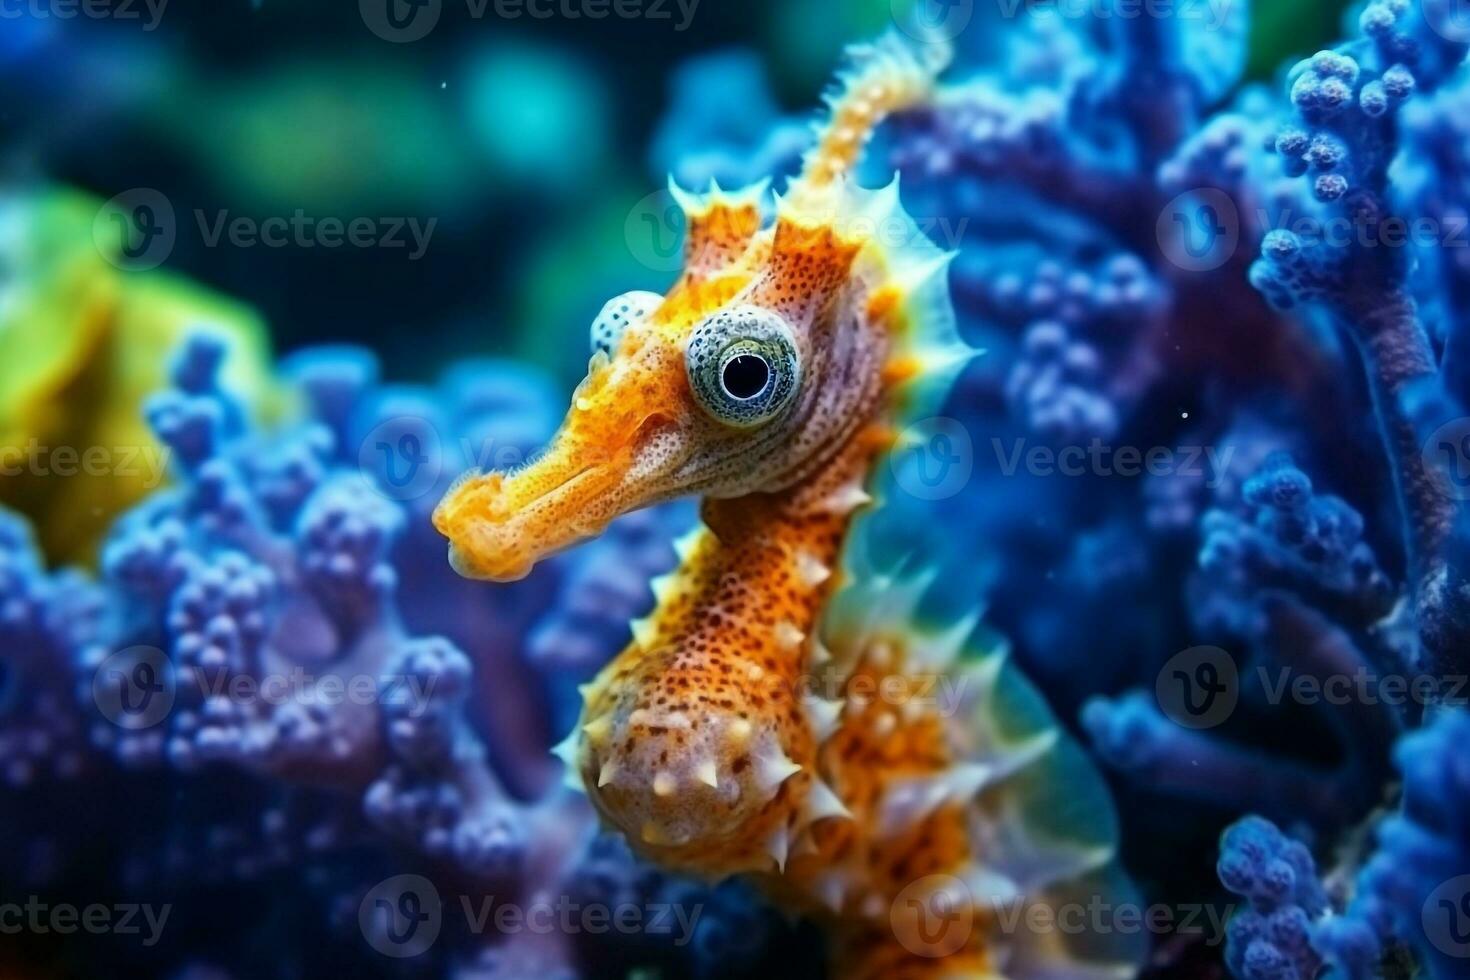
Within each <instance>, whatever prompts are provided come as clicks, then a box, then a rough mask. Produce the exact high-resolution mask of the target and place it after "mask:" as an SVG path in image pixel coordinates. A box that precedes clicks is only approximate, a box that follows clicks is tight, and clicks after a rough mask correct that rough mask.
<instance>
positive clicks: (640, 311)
mask: <svg viewBox="0 0 1470 980" xmlns="http://www.w3.org/2000/svg"><path fill="white" fill-rule="evenodd" d="M663 301H664V298H663V297H662V296H660V295H659V294H658V293H651V292H649V291H648V290H646V289H634V290H631V291H629V292H626V293H619V294H618V295H617V296H614V297H613V298H612V299H610V300H608V301H607V302H606V303H604V304H603V306H602V312H600V313H598V314H597V318H596V319H594V320H593V321H592V332H591V340H592V353H594V354H596V353H597V352H598V351H602V352H603V353H605V354H606V355H607V356H608V357H612V356H613V355H614V354H616V353H617V351H618V344H619V343H621V342H622V340H623V333H624V332H625V331H626V330H627V329H628V324H630V323H636V322H638V321H639V320H646V319H647V318H648V317H649V316H650V315H652V313H653V311H654V310H656V309H658V307H659V304H660V303H662V302H663Z"/></svg>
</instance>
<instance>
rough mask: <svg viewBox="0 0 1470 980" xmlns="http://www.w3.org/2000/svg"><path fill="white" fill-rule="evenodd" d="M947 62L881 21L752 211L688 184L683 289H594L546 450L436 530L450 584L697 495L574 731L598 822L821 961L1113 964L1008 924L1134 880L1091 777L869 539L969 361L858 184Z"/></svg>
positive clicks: (996, 664) (1054, 969)
mask: <svg viewBox="0 0 1470 980" xmlns="http://www.w3.org/2000/svg"><path fill="white" fill-rule="evenodd" d="M930 54H931V55H932V52H930ZM939 67H941V59H940V58H937V57H932V56H931V57H925V53H924V52H920V51H916V50H915V49H913V48H911V47H909V46H906V45H905V44H902V43H900V42H899V41H897V40H895V39H892V38H889V39H885V40H884V41H882V42H880V43H879V44H877V45H875V46H870V47H864V48H861V49H857V50H855V52H854V54H853V67H852V69H851V70H850V71H849V72H848V73H847V74H845V75H844V76H842V77H841V84H840V86H839V88H838V90H837V91H836V92H835V93H834V94H833V95H832V96H831V97H829V105H830V107H831V113H830V120H829V122H828V123H827V125H826V126H825V127H822V128H820V129H819V131H818V139H817V142H816V145H815V147H814V148H813V150H812V151H811V152H810V153H809V154H808V156H807V158H806V160H805V161H804V166H803V172H802V175H801V177H800V178H798V179H797V180H795V181H793V183H792V186H791V187H790V188H789V189H788V192H787V194H786V195H785V196H784V197H783V198H780V199H778V200H777V202H776V207H775V218H774V221H772V222H770V223H769V224H767V223H766V222H764V221H763V219H762V202H763V197H764V194H765V188H764V187H763V186H762V187H755V188H749V189H746V190H744V191H741V192H736V193H727V192H723V191H721V190H719V189H718V188H715V189H713V190H712V191H711V192H710V193H708V194H705V195H693V194H689V193H686V192H683V191H677V189H676V197H677V198H678V199H679V201H680V203H681V205H682V207H683V209H684V211H685V214H686V218H687V235H686V261H685V265H684V270H683V272H682V274H681V275H680V277H679V279H678V281H677V282H676V283H675V284H674V285H673V287H672V288H671V289H670V290H669V291H668V293H667V294H665V295H664V296H657V295H655V294H650V293H634V294H627V295H625V296H623V297H619V298H617V299H616V300H614V301H613V302H612V303H609V304H608V306H607V307H606V308H605V309H604V311H603V315H602V316H600V317H599V318H598V322H597V323H596V324H595V325H594V328H593V343H594V345H595V346H597V347H598V348H599V352H598V353H596V354H594V356H593V359H592V362H591V364H590V365H589V370H588V376H587V378H586V380H585V381H584V382H583V383H582V385H581V386H580V387H579V388H578V390H577V392H576V394H575V396H574V399H573V405H572V408H571V410H570V411H569V414H568V417H567V419H566V421H565V423H564V424H563V426H562V429H561V430H560V432H559V433H558V435H557V437H556V439H555V440H554V441H553V444H552V446H551V447H549V449H548V451H547V453H546V454H545V455H544V456H543V457H542V458H541V459H540V460H538V461H537V462H536V463H534V464H532V465H531V466H529V467H528V468H526V469H524V470H522V471H520V472H516V473H513V474H500V473H492V474H488V475H483V476H480V475H474V476H470V477H468V478H467V479H465V480H464V481H462V482H461V483H460V484H459V485H458V486H456V487H455V488H454V489H452V490H451V491H450V493H449V494H448V495H447V496H446V498H445V500H444V502H443V503H442V504H441V505H440V507H439V509H438V511H437V512H436V514H435V521H436V524H437V526H438V527H439V528H440V530H441V531H442V532H443V533H444V534H445V535H446V536H447V537H448V538H449V539H450V542H451V560H452V561H453V562H454V563H455V566H456V567H457V568H459V569H460V570H461V571H462V572H464V573H465V574H469V575H475V576H479V577H485V578H493V579H508V578H515V577H519V576H520V575H523V574H525V573H526V571H528V570H529V568H530V567H531V565H532V564H533V563H534V562H535V561H536V560H538V559H539V558H540V557H541V556H543V555H545V554H547V553H549V552H551V551H554V550H556V549H558V548H561V547H565V546H566V545H569V544H571V543H573V542H575V541H577V540H579V539H581V538H584V537H587V536H590V535H594V534H597V533H599V532H600V530H601V529H602V528H603V527H604V526H606V524H607V522H608V521H610V520H611V519H612V518H614V517H616V516H617V515H618V514H621V513H624V512H626V511H628V510H631V509H635V508H638V507H643V506H647V505H649V504H652V503H656V502H659V501H662V500H666V499H670V498H672V497H676V496H681V495H687V494H698V495H701V496H702V497H703V498H704V502H703V507H702V512H701V513H702V524H701V526H700V527H699V528H698V529H696V530H695V531H694V532H692V533H691V534H690V535H689V536H688V537H687V538H686V539H684V540H683V541H681V542H680V547H679V550H680V556H681V564H680V566H679V567H678V569H677V570H676V571H675V572H673V573H672V574H670V575H668V576H666V577H664V578H662V579H660V580H657V581H656V582H655V583H654V584H655V590H656V594H657V598H658V603H657V607H656V609H655V611H654V612H653V613H652V614H651V615H650V616H649V617H648V618H647V619H646V620H643V621H640V622H637V623H635V624H633V642H632V643H631V644H630V645H629V646H628V648H627V649H626V650H625V651H623V653H622V654H621V655H619V656H618V657H617V658H616V659H615V660H614V661H613V662H612V663H611V664H609V665H608V667H607V668H606V669H605V670H604V671H603V672H602V673H601V674H600V675H599V676H598V678H597V679H596V680H595V681H594V682H593V683H591V684H589V685H587V687H586V688H585V689H584V692H583V693H584V696H585V704H584V709H583V715H582V719H581V722H580V724H579V726H578V727H577V729H576V730H574V731H573V733H572V735H571V737H570V738H569V739H568V741H567V742H566V743H564V744H563V746H562V748H561V750H560V751H561V753H562V755H563V758H564V759H565V760H566V762H567V764H568V769H569V773H570V774H571V776H572V777H573V778H574V779H575V781H576V782H578V783H579V784H580V785H582V786H583V787H585V789H586V791H587V793H588V796H589V797H590V799H591V800H592V803H593V804H594V806H596V808H597V809H598V811H599V812H600V813H601V815H602V816H603V818H604V819H605V820H606V821H607V822H608V823H610V824H611V825H613V826H615V827H617V828H619V829H620V830H621V831H623V832H624V833H625V834H626V835H627V836H628V837H629V839H630V840H631V841H632V842H633V844H634V846H635V847H636V848H637V849H638V850H639V851H640V852H641V853H643V854H645V855H646V856H648V857H649V858H651V859H653V860H655V861H657V862H658V863H660V864H662V865H664V866H666V867H669V868H673V869H677V870H679V871H683V872H686V873H693V874H699V875H704V876H709V877H722V876H726V875H731V874H748V875H753V876H756V877H758V878H759V880H760V881H761V882H762V884H763V885H764V886H765V887H766V888H767V890H768V891H769V892H770V893H771V894H772V895H773V896H774V897H775V899H776V900H777V901H779V902H781V903H782V904H783V905H785V906H787V907H789V908H791V909H793V910H794V911H798V912H800V913H802V914H807V915H811V916H814V917H817V918H820V919H822V920H824V921H826V922H827V923H828V924H829V925H830V932H831V935H832V959H833V964H834V970H835V973H836V975H838V976H842V977H853V978H855V977H937V976H970V977H992V976H1007V977H1056V978H1061V977H1068V978H1084V977H1126V976H1129V975H1131V974H1132V972H1133V971H1134V964H1135V962H1136V958H1137V950H1136V949H1135V948H1134V945H1133V943H1132V941H1131V937H1126V936H1122V935H1118V934H1116V933H1114V934H1107V935H1103V934H1098V933H1089V934H1084V935H1077V934H1075V932H1076V930H1073V929H1067V930H1065V931H1064V930H1063V929H1060V928H1055V927H1053V928H1050V929H1037V928H1034V927H1032V926H1030V925H1027V924H1023V923H1022V922H1020V921H1018V920H1017V919H1016V916H1017V915H1018V914H1020V913H1022V912H1024V910H1025V909H1026V908H1027V907H1028V905H1033V904H1034V905H1040V906H1042V907H1044V908H1045V909H1046V910H1048V911H1049V912H1055V911H1057V910H1058V907H1059V906H1060V905H1062V904H1063V903H1072V904H1075V905H1078V906H1079V907H1095V906H1096V905H1098V904H1100V903H1104V902H1107V903H1114V902H1117V901H1119V900H1126V897H1127V895H1128V886H1127V883H1126V881H1125V880H1124V879H1123V877H1122V875H1121V874H1120V873H1119V872H1118V871H1117V869H1116V865H1115V864H1114V863H1113V837H1114V826H1113V815H1112V811H1111V807H1110V804H1109V801H1108V799H1107V795H1106V793H1105V791H1104V790H1103V788H1102V786H1101V784H1100V782H1099V780H1098V777H1097V776H1096V774H1095V773H1093V771H1092V770H1091V768H1090V766H1089V765H1088V763H1087V761H1086V759H1085V757H1084V756H1083V755H1082V754H1081V753H1080V751H1079V750H1078V749H1077V748H1076V747H1075V746H1074V745H1073V744H1072V743H1071V742H1070V741H1069V740H1068V739H1067V738H1066V737H1065V736H1064V735H1063V734H1062V733H1061V732H1060V731H1059V729H1058V728H1057V727H1056V725H1055V723H1054V721H1053V719H1052V718H1051V716H1050V714H1049V713H1048V712H1047V710H1046V708H1045V705H1044V703H1043V702H1042V701H1041V699H1040V698H1039V697H1038V696H1037V695H1036V694H1035V693H1034V692H1033V691H1032V690H1031V689H1030V687H1029V686H1028V685H1027V684H1026V683H1025V682H1024V680H1023V679H1022V678H1021V677H1020V675H1019V674H1018V673H1017V672H1016V671H1015V670H1014V669H1012V668H1011V667H1009V666H1008V665H1007V664H1006V661H1005V657H1004V654H1003V653H1001V652H994V651H987V650H985V649H983V646H984V645H983V644H982V643H981V642H980V641H979V640H978V639H977V637H976V631H977V623H976V619H977V618H978V617H969V618H965V619H962V620H960V621H958V622H952V623H941V624H934V623H930V622H928V621H926V617H925V616H924V615H923V612H922V602H923V598H924V594H925V588H926V585H927V583H928V581H929V579H930V577H931V576H932V574H933V573H932V571H930V572H927V573H926V571H925V570H924V569H923V568H922V567H919V568H914V569H911V570H909V571H907V572H904V571H902V570H895V569H892V568H887V567H885V565H884V564H883V563H882V562H881V561H879V560H877V559H876V558H875V557H873V556H871V555H869V554H868V550H869V549H868V546H867V545H868V537H869V536H868V535H867V534H866V533H865V529H866V527H867V524H868V522H869V521H871V520H872V519H873V517H872V515H873V514H874V513H875V512H876V506H875V502H874V500H873V496H872V495H871V493H872V492H873V491H876V490H877V489H878V488H879V485H880V483H881V482H882V481H881V473H882V470H883V466H882V463H883V460H884V459H885V458H886V454H887V453H889V452H891V451H892V450H893V448H894V443H895V436H894V432H895V431H896V430H898V429H899V428H901V426H902V425H903V424H904V423H905V421H906V420H910V419H915V418H920V417H923V415H924V414H926V413H927V412H930V411H932V410H933V408H934V406H935V404H936V401H937V399H938V398H940V397H942V395H943V394H944V392H945V391H946V390H947V389H948V387H949V384H950V381H951V379H952V377H953V374H954V372H955V371H956V370H957V369H958V367H959V366H961V365H962V364H964V363H965V362H966V361H967V360H968V359H969V358H970V357H971V356H973V354H974V352H973V351H971V350H970V349H969V348H968V347H966V346H965V345H964V344H963V343H962V342H961V340H960V338H959V336H958V333H957V332H956V330H955V325H954V318H953V313H952V310H951V306H950V302H949V296H948V287H947V283H946V272H945V270H946V267H947V264H948V260H949V256H948V255H946V254H944V253H942V252H941V251H940V250H939V249H938V248H936V247H935V246H934V245H933V244H931V243H930V242H928V241H927V240H926V239H925V238H924V236H923V235H922V233H921V232H920V231H919V229H918V227H917V226H916V224H915V223H914V222H913V220H912V219H911V218H910V217H909V216H908V215H907V214H906V213H905V212H904V211H903V208H902V207H901V205H900V203H899V198H898V188H897V182H896V181H895V182H894V183H893V184H891V185H889V186H888V187H885V188H882V189H880V190H876V191H869V190H863V189H861V188H858V187H855V186H853V185H852V184H851V183H850V182H849V180H848V179H847V177H846V174H847V173H848V171H849V170H850V169H851V167H852V165H853V164H854V162H855V161H856V160H857V158H858V156H859V155H860V153H861V151H862V147H863V145H864V144H865V142H866V140H867V138H868V136H869V134H870V133H871V131H872V129H873V128H874V127H875V126H876V124H877V122H878V121H879V120H880V119H881V118H882V117H883V116H884V115H885V114H886V113H888V112H891V111H894V110H897V109H900V108H903V107H904V106H907V105H911V104H913V103H914V102H916V101H919V100H921V99H923V98H925V97H927V93H928V92H929V91H930V89H931V85H932V79H933V75H934V73H935V72H936V71H937V70H938V68H939ZM1027 922H1034V920H1027Z"/></svg>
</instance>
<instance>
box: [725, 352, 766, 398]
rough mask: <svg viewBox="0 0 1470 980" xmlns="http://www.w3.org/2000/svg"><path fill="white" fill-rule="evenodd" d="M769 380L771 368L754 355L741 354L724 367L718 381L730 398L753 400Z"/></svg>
mask: <svg viewBox="0 0 1470 980" xmlns="http://www.w3.org/2000/svg"><path fill="white" fill-rule="evenodd" d="M770 379H771V366H770V365H769V364H767V363H766V362H765V361H764V360H762V359H761V358H759V357H756V356H755V355H754V354H741V355H740V356H739V357H736V358H732V359H731V361H730V363H729V364H726V365H725V372H724V374H723V375H722V376H721V378H720V380H721V382H722V383H723V384H724V386H725V391H727V392H729V394H730V397H732V398H740V399H746V398H754V397H755V396H756V395H759V394H760V393H761V392H762V391H764V390H765V387H766V382H768V381H770Z"/></svg>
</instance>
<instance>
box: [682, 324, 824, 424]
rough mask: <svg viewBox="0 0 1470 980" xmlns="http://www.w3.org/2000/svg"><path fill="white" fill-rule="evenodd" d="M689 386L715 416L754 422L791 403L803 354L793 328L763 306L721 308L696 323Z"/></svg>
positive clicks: (687, 361) (686, 355)
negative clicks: (799, 352) (699, 322)
mask: <svg viewBox="0 0 1470 980" xmlns="http://www.w3.org/2000/svg"><path fill="white" fill-rule="evenodd" d="M684 366H685V369H686V370H687V371H688V373H689V387H690V390H692V391H693V392H694V396H695V399H696V400H697V401H698V402H699V404H700V405H701V406H702V407H703V408H704V410H705V411H706V412H708V413H709V414H710V415H711V416H713V417H714V418H715V419H717V420H718V421H720V422H723V423H725V424H726V425H730V426H734V427H736V428H750V427H752V426H757V425H760V424H762V423H764V422H768V421H770V420H771V419H773V418H775V417H776V416H778V415H780V414H781V412H782V411H783V410H784V409H785V408H786V407H787V406H788V405H790V404H791V401H792V399H793V398H794V396H795V395H796V390H797V387H798V386H799V384H800V382H801V358H800V355H799V354H798V352H797V350H796V341H795V339H794V338H793V337H792V334H791V328H790V327H789V326H787V324H786V321H785V320H783V319H781V317H780V316H778V315H776V314H775V313H772V312H771V311H769V310H764V309H761V308H760V307H757V306H737V307H735V308H733V309H728V310H721V311H720V312H719V313H716V314H715V315H714V316H712V317H710V318H709V319H708V320H706V321H704V322H703V323H701V324H700V325H699V326H698V327H695V328H694V333H693V334H692V335H691V336H690V338H689V346H688V348H687V349H686V350H685V352H684Z"/></svg>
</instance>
